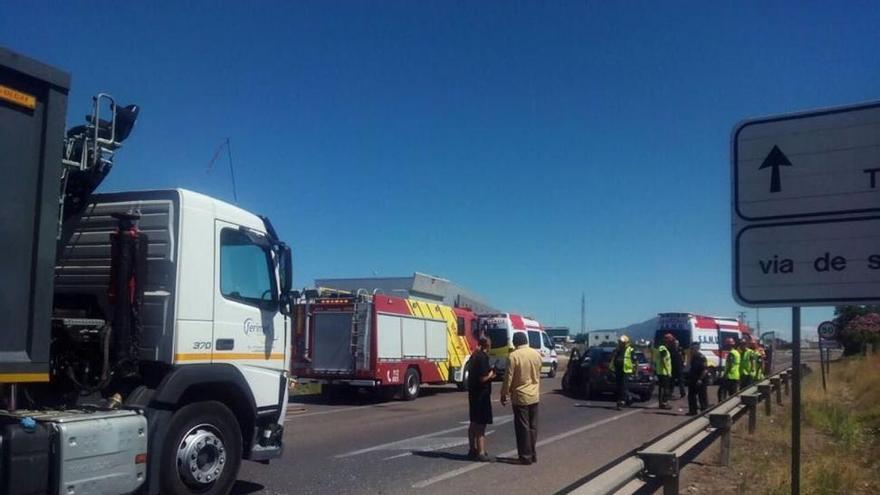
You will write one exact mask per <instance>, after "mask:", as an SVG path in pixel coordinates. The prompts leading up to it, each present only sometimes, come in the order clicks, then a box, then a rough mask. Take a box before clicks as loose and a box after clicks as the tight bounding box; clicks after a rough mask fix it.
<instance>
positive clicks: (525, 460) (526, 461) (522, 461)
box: [519, 457, 532, 466]
mask: <svg viewBox="0 0 880 495" xmlns="http://www.w3.org/2000/svg"><path fill="white" fill-rule="evenodd" d="M519 463H520V464H522V465H523V466H528V465H530V464H531V463H532V460H531V459H529V458H527V457H520V458H519Z"/></svg>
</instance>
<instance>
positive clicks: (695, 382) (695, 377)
mask: <svg viewBox="0 0 880 495" xmlns="http://www.w3.org/2000/svg"><path fill="white" fill-rule="evenodd" d="M708 373H709V363H708V362H707V361H706V356H704V355H703V353H702V352H700V343H699V342H694V343H693V344H691V370H690V373H688V415H690V416H693V415H695V414H697V412H698V411H697V400H698V399H699V412H703V411H705V410H706V409H708V408H709V397H708V396H707V394H706V387H707V384H706V378H707V375H708Z"/></svg>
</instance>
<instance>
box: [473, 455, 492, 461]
mask: <svg viewBox="0 0 880 495" xmlns="http://www.w3.org/2000/svg"><path fill="white" fill-rule="evenodd" d="M474 460H475V461H478V462H492V458H491V457H489V455H488V454H477V455H476V457H474Z"/></svg>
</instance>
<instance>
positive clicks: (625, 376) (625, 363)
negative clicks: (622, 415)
mask: <svg viewBox="0 0 880 495" xmlns="http://www.w3.org/2000/svg"><path fill="white" fill-rule="evenodd" d="M633 359H634V357H633V347H632V345H631V344H630V342H629V337H627V336H626V335H621V336H620V338H618V339H617V347H616V348H615V349H614V352H612V353H611V360H610V361H608V367H609V369H610V370H611V371H612V372H613V373H614V384H615V385H616V386H617V410H618V411H619V410H620V408H621V407H623V406H624V405H626V406H630V405H632V403H633V400H632V396H631V395H630V393H629V387H628V383H627V382H628V381H629V380H630V379H632V376H633V374H634V373H635V371H636V366H637V365H636V364H635V361H634V360H633Z"/></svg>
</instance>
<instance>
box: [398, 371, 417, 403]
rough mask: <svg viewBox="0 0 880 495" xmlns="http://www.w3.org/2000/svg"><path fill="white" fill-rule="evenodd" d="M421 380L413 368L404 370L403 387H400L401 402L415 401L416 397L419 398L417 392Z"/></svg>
mask: <svg viewBox="0 0 880 495" xmlns="http://www.w3.org/2000/svg"><path fill="white" fill-rule="evenodd" d="M421 381H422V380H421V378H420V377H419V372H418V371H417V370H416V369H415V368H409V369H407V370H406V375H404V377H403V385H401V389H400V397H401V398H402V399H403V400H415V398H416V397H418V396H419V390H420V389H421V385H422V383H421Z"/></svg>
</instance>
